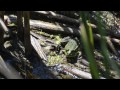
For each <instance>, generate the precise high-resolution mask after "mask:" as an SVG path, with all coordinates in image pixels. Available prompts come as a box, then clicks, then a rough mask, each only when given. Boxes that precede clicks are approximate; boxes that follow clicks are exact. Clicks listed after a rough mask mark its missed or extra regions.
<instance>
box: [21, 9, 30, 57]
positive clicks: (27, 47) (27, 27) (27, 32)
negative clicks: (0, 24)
mask: <svg viewBox="0 0 120 90" xmlns="http://www.w3.org/2000/svg"><path fill="white" fill-rule="evenodd" d="M23 15H24V46H25V55H26V56H27V57H29V56H30V54H31V50H32V48H31V41H30V22H29V18H30V15H29V11H24V12H23Z"/></svg>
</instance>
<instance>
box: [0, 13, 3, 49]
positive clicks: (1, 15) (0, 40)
mask: <svg viewBox="0 0 120 90" xmlns="http://www.w3.org/2000/svg"><path fill="white" fill-rule="evenodd" d="M0 19H1V20H0V21H2V20H4V11H0ZM3 36H4V31H3V29H2V26H1V24H0V47H2V46H3V43H4V38H3Z"/></svg>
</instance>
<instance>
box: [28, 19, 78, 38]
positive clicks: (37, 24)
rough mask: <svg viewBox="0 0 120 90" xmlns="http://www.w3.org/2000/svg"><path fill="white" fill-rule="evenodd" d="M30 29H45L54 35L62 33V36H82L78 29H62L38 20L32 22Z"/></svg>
mask: <svg viewBox="0 0 120 90" xmlns="http://www.w3.org/2000/svg"><path fill="white" fill-rule="evenodd" d="M30 28H31V29H37V30H41V29H43V30H45V31H47V32H52V33H62V34H68V35H76V36H80V30H79V29H78V28H73V27H67V26H65V27H61V26H58V25H55V24H52V23H48V22H43V21H37V20H30Z"/></svg>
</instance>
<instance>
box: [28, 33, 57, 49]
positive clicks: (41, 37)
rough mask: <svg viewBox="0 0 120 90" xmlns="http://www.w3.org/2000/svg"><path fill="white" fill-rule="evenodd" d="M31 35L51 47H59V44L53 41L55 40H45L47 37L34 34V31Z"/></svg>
mask: <svg viewBox="0 0 120 90" xmlns="http://www.w3.org/2000/svg"><path fill="white" fill-rule="evenodd" d="M30 34H31V35H32V36H34V37H35V38H37V39H39V40H40V41H44V42H45V43H47V45H50V46H51V45H53V46H55V47H57V46H58V45H57V44H55V41H53V40H50V39H47V38H45V37H43V36H41V35H38V34H36V33H34V32H32V31H30Z"/></svg>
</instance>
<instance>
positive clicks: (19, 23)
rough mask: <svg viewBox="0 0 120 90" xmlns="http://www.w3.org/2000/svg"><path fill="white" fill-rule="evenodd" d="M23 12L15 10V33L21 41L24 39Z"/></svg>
mask: <svg viewBox="0 0 120 90" xmlns="http://www.w3.org/2000/svg"><path fill="white" fill-rule="evenodd" d="M22 17H23V12H22V11H17V30H18V31H17V35H18V37H19V39H20V40H21V41H24V37H23V36H24V30H23V19H22Z"/></svg>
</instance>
